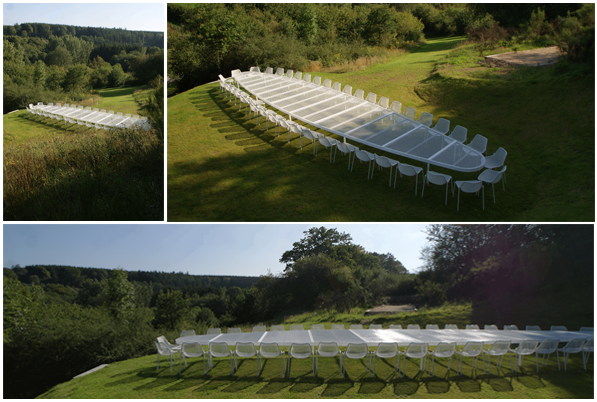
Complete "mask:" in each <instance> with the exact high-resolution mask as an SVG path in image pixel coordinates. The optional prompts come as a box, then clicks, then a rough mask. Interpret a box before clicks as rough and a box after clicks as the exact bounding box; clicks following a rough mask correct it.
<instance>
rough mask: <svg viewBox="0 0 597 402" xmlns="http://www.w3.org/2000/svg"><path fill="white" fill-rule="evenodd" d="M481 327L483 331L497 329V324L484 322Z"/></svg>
mask: <svg viewBox="0 0 597 402" xmlns="http://www.w3.org/2000/svg"><path fill="white" fill-rule="evenodd" d="M483 329H484V330H485V331H497V330H498V327H497V325H494V324H485V327H484V328H483Z"/></svg>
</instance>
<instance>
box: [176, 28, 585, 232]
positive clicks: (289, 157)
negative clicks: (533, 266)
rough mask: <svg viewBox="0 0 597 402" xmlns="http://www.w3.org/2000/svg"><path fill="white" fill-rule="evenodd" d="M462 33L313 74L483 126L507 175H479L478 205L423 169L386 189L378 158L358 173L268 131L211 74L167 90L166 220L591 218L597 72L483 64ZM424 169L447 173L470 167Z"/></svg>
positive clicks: (459, 176) (474, 128)
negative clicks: (430, 180)
mask: <svg viewBox="0 0 597 402" xmlns="http://www.w3.org/2000/svg"><path fill="white" fill-rule="evenodd" d="M463 39H464V38H447V39H446V38H444V39H433V40H429V42H428V43H427V44H425V45H422V46H420V47H419V48H417V49H414V50H413V51H411V52H410V53H408V54H406V55H404V56H400V57H396V58H394V59H391V60H390V61H388V62H386V63H383V64H376V65H373V66H371V67H369V68H366V69H364V70H360V71H347V72H344V73H319V72H317V73H315V72H312V73H311V74H312V75H313V76H315V75H319V76H321V77H322V78H330V79H332V80H333V81H338V82H341V83H342V84H343V85H345V84H348V85H351V86H352V87H353V89H357V88H360V89H363V90H364V91H365V92H369V91H371V92H374V93H376V94H377V95H378V96H387V97H389V98H390V100H398V101H400V102H402V104H403V108H404V107H405V106H411V107H414V108H415V109H416V110H417V117H418V116H419V114H420V113H421V112H422V111H426V112H430V113H432V114H433V117H434V119H433V120H434V123H435V122H436V121H437V119H438V118H440V117H443V118H446V119H448V120H450V122H451V127H452V128H454V127H455V126H456V125H461V126H464V127H466V128H467V129H468V140H469V141H470V140H472V138H473V137H474V136H475V134H481V135H484V136H485V137H487V138H488V139H489V144H488V149H487V152H488V155H491V154H493V153H494V152H495V151H496V150H497V149H498V148H499V147H503V148H505V149H506V150H507V151H508V158H507V159H506V165H507V166H508V173H507V184H506V191H505V192H504V191H502V189H501V184H498V185H497V186H496V201H497V204H494V203H493V199H492V193H491V188H490V187H487V186H486V188H485V210H484V211H483V210H482V208H481V200H480V199H479V198H477V197H475V196H474V195H470V194H464V195H462V196H461V201H460V203H461V205H460V212H458V213H457V212H456V197H454V198H450V197H449V199H448V205H447V207H446V206H444V205H443V203H444V195H445V192H444V190H443V188H438V187H436V186H430V187H427V188H426V189H425V194H424V198H422V199H421V196H420V194H421V181H420V180H419V190H418V195H417V196H415V195H414V185H415V183H413V182H414V179H413V178H409V177H404V178H402V179H399V180H398V181H397V184H396V188H395V189H394V188H389V187H388V185H387V183H388V174H389V173H388V171H387V170H384V171H381V172H380V171H378V170H376V171H375V174H374V177H373V179H372V180H367V178H366V170H367V169H366V166H365V165H360V164H359V163H355V166H354V170H353V171H352V172H349V171H347V158H346V157H343V156H341V155H340V154H338V156H337V160H336V163H335V164H330V163H329V151H326V150H324V149H321V147H320V150H319V155H318V156H317V157H313V155H312V150H313V148H312V146H311V145H310V144H307V145H305V144H304V146H303V149H299V138H298V135H297V134H292V135H290V142H289V143H287V134H286V132H282V134H281V135H280V136H276V135H275V133H274V130H273V129H271V130H268V131H265V124H264V123H263V120H262V123H261V124H260V125H256V123H255V119H252V120H250V119H249V117H248V115H246V116H245V114H244V113H243V112H242V111H241V112H239V111H238V106H237V107H236V108H235V107H234V106H233V103H230V102H228V101H227V100H226V99H225V98H224V95H221V94H220V89H219V85H218V84H208V85H204V86H200V87H197V88H194V89H192V90H190V91H187V92H185V93H182V94H179V95H177V96H174V97H172V98H170V99H169V100H168V220H169V221H305V220H308V221H429V220H433V221H436V222H443V221H591V222H592V221H594V215H595V214H594V210H595V192H594V183H595V180H594V179H595V176H594V159H595V155H594V149H595V142H594V141H595V140H594V131H595V116H594V108H595V96H594V94H595V92H594V87H595V86H594V74H575V72H576V71H577V68H576V67H575V66H571V65H568V64H562V65H558V66H555V67H548V68H544V69H541V70H534V69H521V70H515V69H512V68H500V69H495V68H492V69H489V68H487V67H485V66H481V65H479V64H477V62H478V61H480V60H482V58H479V57H478V55H477V54H475V51H474V50H473V49H472V45H468V46H464V47H461V48H456V49H454V47H455V46H456V45H458V44H459V43H461V42H462V41H463ZM508 50H509V49H500V50H498V51H495V52H496V53H500V52H505V51H508ZM272 67H278V66H272ZM307 127H309V126H307ZM309 128H311V129H314V128H313V127H309ZM315 131H319V130H315ZM332 137H335V136H332ZM336 138H339V137H336ZM365 149H367V147H365ZM367 150H369V151H371V152H376V153H378V154H380V153H381V152H380V151H378V150H373V149H367ZM381 154H384V153H381ZM386 156H389V157H392V158H394V159H398V160H400V161H402V162H406V163H410V162H412V163H413V164H414V165H421V164H418V163H416V162H413V161H409V160H407V159H406V158H399V157H398V158H397V157H396V156H393V155H391V154H387V155H386ZM433 170H434V171H439V172H441V173H446V174H450V175H452V177H453V179H454V180H472V179H476V177H477V176H478V173H469V174H466V173H458V172H451V171H447V170H444V169H439V168H433Z"/></svg>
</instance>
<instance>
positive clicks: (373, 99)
mask: <svg viewBox="0 0 597 402" xmlns="http://www.w3.org/2000/svg"><path fill="white" fill-rule="evenodd" d="M365 101H366V102H369V103H373V104H374V105H375V102H377V95H376V94H374V93H373V92H369V93H368V94H367V98H365Z"/></svg>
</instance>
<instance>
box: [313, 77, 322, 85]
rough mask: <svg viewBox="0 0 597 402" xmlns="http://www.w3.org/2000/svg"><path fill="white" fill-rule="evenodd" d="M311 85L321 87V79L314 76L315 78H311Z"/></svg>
mask: <svg viewBox="0 0 597 402" xmlns="http://www.w3.org/2000/svg"><path fill="white" fill-rule="evenodd" d="M313 84H315V85H317V86H320V85H321V77H318V76H315V78H313Z"/></svg>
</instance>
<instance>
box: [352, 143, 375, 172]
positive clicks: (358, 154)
mask: <svg viewBox="0 0 597 402" xmlns="http://www.w3.org/2000/svg"><path fill="white" fill-rule="evenodd" d="M354 156H355V157H354V158H352V167H351V168H350V171H351V172H352V169H353V168H354V160H355V159H358V160H360V161H361V162H368V163H369V166H368V168H367V180H369V178H370V177H371V168H372V166H373V165H372V164H371V162H373V161H374V160H375V156H374V155H373V154H371V153H369V152H367V151H363V150H361V149H357V150H355V151H354Z"/></svg>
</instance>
